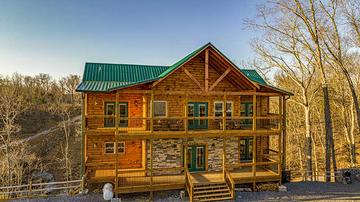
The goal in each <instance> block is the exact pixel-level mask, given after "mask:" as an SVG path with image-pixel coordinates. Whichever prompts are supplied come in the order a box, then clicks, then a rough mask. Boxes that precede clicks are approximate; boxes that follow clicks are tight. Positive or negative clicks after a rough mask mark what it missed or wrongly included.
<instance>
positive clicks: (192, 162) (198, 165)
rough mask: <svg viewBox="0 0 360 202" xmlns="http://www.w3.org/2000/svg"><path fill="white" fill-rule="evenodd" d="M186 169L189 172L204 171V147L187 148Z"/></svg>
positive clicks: (193, 146)
mask: <svg viewBox="0 0 360 202" xmlns="http://www.w3.org/2000/svg"><path fill="white" fill-rule="evenodd" d="M187 167H188V169H189V171H190V172H196V171H205V145H192V146H188V148H187Z"/></svg>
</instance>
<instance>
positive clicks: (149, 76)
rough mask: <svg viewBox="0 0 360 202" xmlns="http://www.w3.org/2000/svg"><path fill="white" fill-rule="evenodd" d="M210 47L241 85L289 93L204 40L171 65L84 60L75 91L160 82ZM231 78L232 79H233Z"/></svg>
mask: <svg viewBox="0 0 360 202" xmlns="http://www.w3.org/2000/svg"><path fill="white" fill-rule="evenodd" d="M207 48H210V49H209V50H211V52H212V54H215V55H216V56H218V57H220V58H222V59H223V60H224V61H225V62H226V63H227V64H228V65H230V66H232V68H233V70H235V71H234V72H235V73H236V75H237V76H240V77H241V78H243V80H244V81H242V82H245V83H244V84H246V85H249V86H254V87H259V86H257V85H261V86H262V87H265V88H268V89H271V90H273V91H277V92H280V93H285V94H290V95H291V94H292V93H290V92H288V91H285V90H282V89H279V88H276V87H274V86H271V85H269V84H267V82H266V81H265V80H264V79H263V78H262V77H261V76H260V75H259V74H258V73H257V72H256V70H248V69H240V68H238V67H237V66H236V65H235V64H234V63H233V62H232V61H231V60H229V59H228V58H227V57H226V56H225V55H224V54H223V53H221V52H220V51H219V50H218V49H217V48H216V47H215V46H213V45H212V44H211V43H207V44H205V45H203V46H201V47H200V48H198V49H196V50H195V51H193V52H191V53H190V54H188V55H186V56H185V57H184V58H182V59H181V60H179V61H178V62H176V63H175V64H173V65H171V66H155V65H136V64H109V63H85V70H84V74H83V79H82V82H81V83H80V84H79V85H78V87H77V89H76V91H79V92H110V91H113V90H116V89H121V88H126V87H130V86H135V85H139V84H145V83H150V82H155V83H154V85H156V84H157V83H159V82H161V81H162V80H163V79H164V78H165V77H167V76H169V75H170V74H171V73H172V72H174V71H175V70H177V69H179V68H180V67H182V66H183V65H184V64H185V63H187V62H188V61H190V60H191V59H192V58H194V57H196V56H197V55H199V54H200V53H201V52H202V51H204V50H205V49H207ZM234 80H236V78H235V79H233V81H232V82H234Z"/></svg>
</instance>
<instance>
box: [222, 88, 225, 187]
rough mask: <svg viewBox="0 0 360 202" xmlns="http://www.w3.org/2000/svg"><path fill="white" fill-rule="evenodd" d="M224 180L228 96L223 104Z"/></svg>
mask: <svg viewBox="0 0 360 202" xmlns="http://www.w3.org/2000/svg"><path fill="white" fill-rule="evenodd" d="M222 118H223V133H222V136H223V137H222V138H223V178H224V180H225V164H226V137H225V136H226V94H225V95H224V103H223V117H222Z"/></svg>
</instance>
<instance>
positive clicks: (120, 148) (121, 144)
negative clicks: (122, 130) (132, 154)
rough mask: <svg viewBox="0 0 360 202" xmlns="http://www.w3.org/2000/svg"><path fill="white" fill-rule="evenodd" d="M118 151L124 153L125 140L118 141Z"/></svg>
mask: <svg viewBox="0 0 360 202" xmlns="http://www.w3.org/2000/svg"><path fill="white" fill-rule="evenodd" d="M118 153H120V154H124V153H125V142H118Z"/></svg>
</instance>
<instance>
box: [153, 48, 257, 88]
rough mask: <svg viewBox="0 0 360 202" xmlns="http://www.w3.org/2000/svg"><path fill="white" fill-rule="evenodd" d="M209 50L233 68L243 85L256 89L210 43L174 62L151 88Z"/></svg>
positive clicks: (238, 69)
mask: <svg viewBox="0 0 360 202" xmlns="http://www.w3.org/2000/svg"><path fill="white" fill-rule="evenodd" d="M208 48H209V49H210V50H211V51H212V52H213V54H215V55H218V57H221V58H223V59H224V60H225V62H226V63H227V64H228V65H229V66H231V68H233V70H234V71H235V72H237V74H238V76H240V77H241V78H242V79H243V80H245V82H244V81H243V82H242V83H243V85H248V86H251V87H252V88H256V87H257V85H256V83H253V82H252V81H251V80H250V79H249V78H248V77H247V76H246V75H244V74H243V73H242V72H241V71H240V68H238V67H237V66H236V65H235V64H234V63H233V62H231V60H229V59H228V58H227V57H226V56H225V55H224V54H223V53H221V52H220V51H219V50H218V49H217V48H216V47H215V46H214V45H212V44H211V43H207V44H205V45H204V46H201V47H200V48H198V49H196V50H195V51H193V52H191V53H190V54H188V55H187V56H185V57H184V58H182V59H181V60H179V61H178V62H176V63H175V64H174V65H172V66H170V67H169V69H167V70H166V71H165V72H163V73H162V74H161V75H160V76H159V80H158V81H156V82H155V83H154V85H153V86H156V85H157V84H158V83H160V82H161V81H162V80H163V79H165V78H166V77H167V76H169V75H170V74H171V73H173V72H175V70H177V69H179V68H180V67H182V66H183V65H184V64H186V63H187V62H189V61H190V60H191V59H193V58H194V57H196V56H197V55H199V54H200V53H202V52H203V51H205V50H206V49H208Z"/></svg>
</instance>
